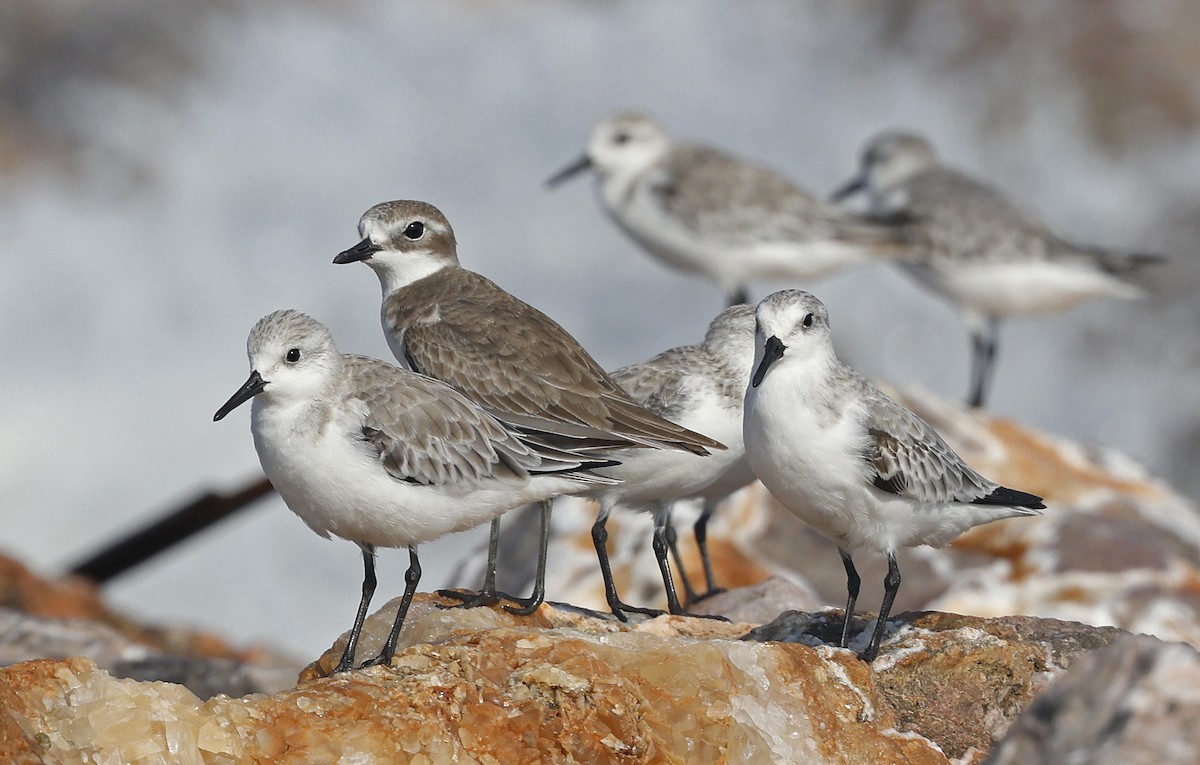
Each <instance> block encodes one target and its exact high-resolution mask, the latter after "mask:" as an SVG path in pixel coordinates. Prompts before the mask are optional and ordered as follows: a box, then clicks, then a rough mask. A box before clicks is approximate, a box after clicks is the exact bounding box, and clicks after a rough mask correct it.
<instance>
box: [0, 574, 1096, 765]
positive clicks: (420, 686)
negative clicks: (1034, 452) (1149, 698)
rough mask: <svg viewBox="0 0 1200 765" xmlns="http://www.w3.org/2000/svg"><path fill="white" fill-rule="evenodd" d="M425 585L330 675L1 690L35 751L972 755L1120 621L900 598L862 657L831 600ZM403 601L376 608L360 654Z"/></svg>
mask: <svg viewBox="0 0 1200 765" xmlns="http://www.w3.org/2000/svg"><path fill="white" fill-rule="evenodd" d="M436 600H437V599H436V598H434V597H431V596H422V597H420V598H419V599H418V601H417V602H416V604H415V605H414V609H413V611H412V615H411V621H410V623H409V626H408V627H406V629H405V632H404V635H403V640H402V645H401V650H400V651H399V652H398V654H397V656H396V657H395V659H394V661H393V662H392V665H391V666H390V667H372V668H369V669H365V670H358V671H355V672H351V673H343V674H339V675H333V676H328V675H327V672H328V670H329V668H330V667H331V666H332V665H333V664H334V663H336V661H337V658H338V657H339V656H340V653H341V648H342V645H341V642H340V641H339V643H338V644H335V645H334V646H332V647H331V648H330V650H329V651H328V652H327V653H326V654H325V655H324V656H322V657H321V658H320V659H319V660H318V661H317V662H315V663H314V664H313V665H311V666H310V667H309V668H308V669H306V670H305V671H304V673H303V674H302V676H301V679H300V681H299V683H298V684H297V685H296V687H295V688H292V689H289V690H286V691H282V692H280V693H276V694H274V695H270V696H267V695H249V696H245V697H241V698H228V697H223V696H218V697H215V698H212V699H209V700H207V701H202V700H200V699H199V698H198V697H196V696H195V695H194V694H192V693H190V692H189V691H187V690H186V689H184V688H183V687H181V686H177V685H172V684H167V683H144V682H143V683H139V682H135V681H132V680H119V679H116V678H113V677H112V676H111V675H109V674H108V673H106V672H104V671H103V670H100V669H98V668H97V667H96V666H95V664H94V663H92V662H91V661H89V660H84V659H69V660H66V661H61V662H56V661H35V662H29V663H25V664H21V665H17V666H14V667H10V668H8V669H6V670H0V688H3V689H4V690H2V691H0V694H3V700H4V704H5V707H6V709H7V711H8V713H9V715H11V717H12V718H13V720H15V721H16V722H17V724H18V725H19V727H20V729H21V731H22V734H23V737H24V739H25V741H27V742H28V743H29V748H30V750H31V751H32V752H33V753H34V754H35V755H36V756H39V757H42V758H43V759H44V761H46V762H81V761H92V759H89V758H94V761H98V762H109V761H111V762H122V763H158V762H179V763H215V762H237V763H251V762H263V761H269V762H281V763H291V762H296V763H300V762H347V763H351V762H353V763H370V762H380V763H383V762H398V761H399V762H414V763H449V762H479V763H525V762H589V763H708V762H740V763H791V762H796V761H803V762H809V763H879V762H897V763H931V764H932V763H949V762H960V763H973V762H980V761H982V759H983V758H984V757H985V756H986V753H987V752H988V751H990V750H991V748H992V746H993V744H994V742H995V741H996V740H997V739H999V738H1000V737H1001V736H1002V735H1003V734H1004V732H1005V730H1006V729H1007V727H1008V725H1009V724H1010V723H1011V721H1012V720H1013V719H1014V718H1015V717H1016V716H1017V715H1018V714H1019V712H1020V711H1021V709H1023V708H1024V707H1025V706H1026V705H1027V704H1028V703H1029V702H1030V701H1031V700H1032V699H1033V698H1034V697H1035V696H1036V695H1037V694H1038V693H1039V692H1040V691H1041V690H1042V689H1043V688H1044V687H1045V686H1046V684H1047V683H1048V682H1050V680H1051V679H1052V678H1054V677H1055V676H1056V675H1058V674H1060V673H1062V672H1063V671H1064V669H1065V668H1066V667H1068V666H1069V665H1070V664H1071V663H1072V662H1073V661H1074V660H1075V659H1076V657H1077V656H1079V655H1080V654H1081V653H1086V652H1088V651H1090V650H1092V649H1095V648H1097V647H1099V646H1103V645H1106V644H1108V643H1109V642H1111V641H1112V640H1113V639H1114V637H1116V635H1117V634H1119V632H1118V631H1117V630H1113V629H1098V628H1090V627H1084V626H1082V625H1076V624H1070V623H1064V622H1055V621H1050V620H1038V619H1029V618H1008V619H994V620H988V619H979V618H975V617H960V616H950V615H945V614H908V615H903V616H901V617H900V618H898V619H897V620H895V621H894V622H891V627H892V629H891V634H890V635H889V640H888V643H887V644H886V646H885V650H884V652H883V653H882V655H881V656H880V657H879V659H877V660H876V661H875V662H874V663H873V664H872V665H867V664H864V663H863V662H861V661H860V660H859V659H858V658H857V656H856V654H855V653H853V652H852V651H850V650H842V649H837V648H832V647H829V646H827V645H823V644H821V642H820V639H819V638H820V637H827V636H829V635H831V634H832V633H833V632H834V631H836V622H837V619H836V616H837V615H836V614H835V613H826V614H818V615H811V614H800V615H787V616H785V617H783V618H782V619H780V620H778V621H777V622H776V623H774V624H773V625H771V626H770V627H767V628H763V629H760V630H758V631H757V632H756V633H755V635H754V636H753V637H754V638H760V639H743V638H746V637H747V633H749V632H750V626H749V625H746V624H735V623H728V622H720V621H714V620H707V619H694V618H684V617H671V616H664V617H659V618H656V619H650V620H647V621H644V622H641V623H639V624H636V625H632V626H630V625H622V624H619V623H617V622H615V621H612V620H611V619H607V618H598V617H596V616H593V615H590V614H587V613H584V612H579V611H572V610H559V609H556V608H553V607H550V606H544V607H543V608H542V609H541V610H539V611H538V612H537V613H536V614H534V615H532V616H529V617H516V616H512V615H509V614H507V613H505V612H503V611H502V610H499V609H493V608H477V609H472V610H462V609H453V610H442V609H439V608H438V607H437V606H436ZM395 607H396V602H395V601H393V603H391V604H389V605H388V606H386V607H385V608H384V609H382V610H381V611H380V612H379V613H377V614H375V615H373V616H372V617H371V619H370V620H369V622H368V626H367V630H366V633H365V636H364V640H363V644H362V646H361V649H360V650H361V654H360V655H363V656H369V655H371V654H372V652H373V651H374V650H377V648H378V646H379V644H380V642H381V641H382V639H383V637H384V635H385V634H386V632H387V628H388V626H389V624H390V620H391V617H392V614H393V613H394V609H395ZM860 626H865V623H863V624H862V625H860ZM761 638H771V640H770V641H764V640H763V639H761ZM781 639H784V640H787V641H788V642H781V641H780V640H781ZM796 641H799V642H796Z"/></svg>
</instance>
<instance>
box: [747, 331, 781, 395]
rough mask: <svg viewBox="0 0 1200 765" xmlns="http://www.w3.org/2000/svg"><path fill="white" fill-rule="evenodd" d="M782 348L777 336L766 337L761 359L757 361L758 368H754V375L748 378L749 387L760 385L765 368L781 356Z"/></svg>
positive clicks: (764, 374) (765, 371)
mask: <svg viewBox="0 0 1200 765" xmlns="http://www.w3.org/2000/svg"><path fill="white" fill-rule="evenodd" d="M784 348H785V346H784V344H783V343H782V342H780V340H779V338H778V337H775V336H774V335H771V336H770V337H768V338H767V342H766V344H765V345H764V346H763V357H762V361H760V362H758V369H756V370H754V377H753V378H751V380H750V386H751V387H753V388H757V387H758V386H760V385H762V381H763V378H764V377H766V376H767V368H768V367H770V366H771V365H772V364H774V363H775V362H776V361H779V360H780V359H781V358H783V351H784Z"/></svg>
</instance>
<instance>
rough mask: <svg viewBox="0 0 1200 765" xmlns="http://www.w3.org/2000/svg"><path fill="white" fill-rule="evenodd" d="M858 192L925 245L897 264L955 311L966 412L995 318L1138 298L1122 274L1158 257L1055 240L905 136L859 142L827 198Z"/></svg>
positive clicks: (987, 366)
mask: <svg viewBox="0 0 1200 765" xmlns="http://www.w3.org/2000/svg"><path fill="white" fill-rule="evenodd" d="M860 192H866V194H867V195H868V197H869V204H870V211H871V214H872V215H875V216H880V217H883V218H901V219H903V220H904V221H905V225H907V226H909V227H910V228H915V229H918V230H919V231H920V237H919V240H920V241H923V242H926V243H927V247H926V248H925V249H924V250H923V251H920V252H919V254H918V255H917V256H916V257H914V258H910V259H906V260H903V261H898V262H897V265H898V266H900V267H901V268H903V269H904V270H905V271H906V272H907V273H908V274H909V275H911V276H912V277H914V278H915V279H916V280H917V281H918V282H919V283H920V284H922V285H924V286H925V287H927V288H928V289H930V290H932V291H933V292H934V293H936V294H938V295H940V296H942V297H943V298H945V299H946V300H948V301H949V302H950V303H952V304H953V305H955V306H957V308H958V309H959V311H960V312H961V313H962V315H963V318H964V321H965V323H966V325H967V328H968V329H969V331H970V333H971V348H972V361H971V384H970V393H969V395H968V397H967V403H968V404H969V405H970V406H975V407H980V406H983V405H984V403H985V402H986V400H987V393H988V389H989V385H990V382H991V377H992V372H993V368H994V361H995V357H996V346H997V340H998V323H999V321H1000V320H1001V319H1004V318H1009V317H1014V316H1034V315H1039V314H1048V313H1056V312H1059V311H1065V310H1067V309H1069V308H1073V307H1075V306H1076V305H1078V304H1079V303H1081V302H1083V301H1085V300H1089V299H1091V298H1096V297H1118V298H1135V297H1139V296H1140V295H1141V294H1142V290H1141V289H1139V288H1138V287H1137V286H1135V285H1134V284H1132V283H1131V282H1130V281H1128V277H1129V275H1130V274H1131V273H1133V272H1134V271H1136V270H1137V269H1139V268H1140V267H1142V266H1144V265H1147V264H1151V263H1159V262H1161V261H1163V260H1165V259H1166V258H1165V256H1163V255H1158V254H1154V253H1130V252H1118V251H1114V250H1106V249H1102V248H1099V247H1093V246H1091V245H1085V244H1079V243H1077V242H1072V241H1070V240H1068V239H1065V238H1063V237H1062V236H1059V235H1058V234H1056V233H1055V232H1053V231H1052V230H1051V229H1050V228H1049V227H1048V226H1047V225H1046V224H1045V223H1043V222H1042V221H1040V220H1038V219H1037V218H1035V217H1034V216H1033V215H1031V214H1029V213H1027V212H1025V211H1024V210H1022V209H1020V208H1019V207H1018V206H1017V205H1016V204H1014V203H1013V202H1012V200H1010V199H1009V198H1008V197H1007V196H1005V195H1004V194H1003V193H1001V192H1000V191H999V190H998V189H996V188H994V187H993V186H990V185H988V184H986V183H983V182H982V181H979V180H976V179H975V178H972V177H970V176H968V175H966V174H964V173H961V172H959V171H957V170H955V169H952V168H949V167H946V166H945V165H943V164H942V163H941V161H940V159H939V158H938V155H937V153H936V152H935V151H934V149H933V147H932V145H930V143H929V142H928V141H927V140H925V139H924V138H922V137H920V136H917V135H914V134H911V133H902V132H886V133H883V134H880V135H878V136H876V137H875V138H873V139H872V140H871V141H870V142H868V144H867V146H866V148H865V149H864V150H863V153H862V161H861V170H860V173H859V175H858V176H857V177H855V178H854V179H852V180H851V181H850V182H849V183H847V184H846V185H845V186H843V187H842V188H841V189H839V190H838V191H836V192H834V195H833V199H834V200H835V201H837V200H842V199H846V198H849V197H850V196H852V195H854V194H857V193H860Z"/></svg>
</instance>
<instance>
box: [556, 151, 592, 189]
mask: <svg viewBox="0 0 1200 765" xmlns="http://www.w3.org/2000/svg"><path fill="white" fill-rule="evenodd" d="M591 166H592V158H591V157H589V156H588V155H586V154H584V155H583V156H582V157H580V158H579V159H577V160H575V161H574V162H572V163H571V164H569V165H567V166H566V167H564V168H563V169H562V170H559V171H558V172H557V173H555V174H554V175H552V176H550V177H549V178H547V179H546V186H547V187H548V188H554V187H555V186H557V185H558V184H560V183H562V182H563V181H565V180H567V179H569V178H571V177H573V176H575V175H578V174H579V173H582V172H583V171H584V170H587V169H588V168H590V167H591Z"/></svg>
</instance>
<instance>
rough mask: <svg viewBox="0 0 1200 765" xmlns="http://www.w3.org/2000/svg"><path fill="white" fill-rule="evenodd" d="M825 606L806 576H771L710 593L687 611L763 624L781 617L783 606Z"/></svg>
mask: <svg viewBox="0 0 1200 765" xmlns="http://www.w3.org/2000/svg"><path fill="white" fill-rule="evenodd" d="M785 604H786V605H785ZM823 605H824V601H823V600H822V599H821V598H820V597H819V596H818V595H817V593H815V592H813V590H812V588H811V587H809V586H808V583H807V582H805V581H804V580H803V579H801V580H799V581H794V580H792V579H785V578H784V577H781V576H772V577H768V578H767V579H764V580H762V581H761V582H759V583H758V584H752V585H750V586H748V587H740V588H738V589H736V590H726V591H725V592H719V593H717V594H716V595H710V596H708V597H707V598H704V599H703V600H701V601H699V602H698V603H695V604H693V605H692V606H690V607H689V609H688V610H689V611H691V612H692V613H696V614H720V615H721V616H724V617H726V618H728V619H732V620H733V621H735V622H746V623H748V624H764V623H766V622H769V621H771V620H772V619H774V618H775V617H777V616H779V614H780V612H781V611H782V610H784V608H789V609H802V610H803V609H813V608H820V607H821V606H823Z"/></svg>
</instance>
